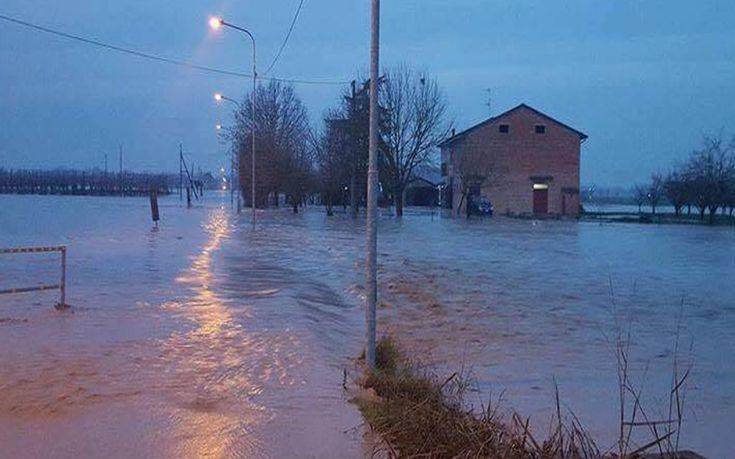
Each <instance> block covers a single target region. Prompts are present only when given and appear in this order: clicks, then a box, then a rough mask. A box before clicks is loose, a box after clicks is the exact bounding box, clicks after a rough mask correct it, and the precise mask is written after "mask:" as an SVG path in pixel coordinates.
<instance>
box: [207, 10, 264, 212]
mask: <svg viewBox="0 0 735 459" xmlns="http://www.w3.org/2000/svg"><path fill="white" fill-rule="evenodd" d="M209 26H210V27H211V28H212V30H219V29H220V28H222V27H229V28H231V29H235V30H237V31H240V32H242V33H244V34H245V35H247V36H248V37H249V38H250V41H251V42H252V44H253V95H252V103H253V109H252V111H253V114H252V116H253V121H252V126H251V129H252V135H253V139H252V141H251V144H252V153H251V155H250V156H251V160H252V165H251V172H252V175H251V180H250V181H251V192H250V195H251V196H250V197H251V198H252V211H253V223H255V125H256V123H255V90H256V89H257V85H258V72H257V70H256V60H255V56H256V53H255V37H253V34H252V33H250V31H249V30H247V29H244V28H242V27H238V26H236V25H234V24H230V23H229V22H226V21H224V20H223V19H222V18H218V17H212V18H210V19H209ZM219 97H220V99H221V100H232V99H226V98H225V97H224V96H222V94H219ZM215 98H217V95H215ZM220 99H217V100H220ZM233 102H234V101H233ZM235 103H236V104H237V102H235Z"/></svg>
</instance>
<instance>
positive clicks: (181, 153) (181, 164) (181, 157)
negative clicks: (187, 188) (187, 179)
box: [179, 143, 184, 201]
mask: <svg viewBox="0 0 735 459" xmlns="http://www.w3.org/2000/svg"><path fill="white" fill-rule="evenodd" d="M182 199H184V145H183V144H181V143H180V144H179V201H181V200H182Z"/></svg>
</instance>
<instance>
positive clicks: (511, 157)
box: [440, 104, 587, 216]
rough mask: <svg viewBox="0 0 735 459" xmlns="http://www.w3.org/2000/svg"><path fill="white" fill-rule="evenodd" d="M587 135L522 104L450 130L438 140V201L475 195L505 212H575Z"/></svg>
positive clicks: (451, 202)
mask: <svg viewBox="0 0 735 459" xmlns="http://www.w3.org/2000/svg"><path fill="white" fill-rule="evenodd" d="M586 139H587V135H586V134H584V133H583V132H581V131H578V130H576V129H574V128H572V127H570V126H568V125H566V124H564V123H562V122H561V121H558V120H556V119H554V118H552V117H551V116H549V115H546V114H544V113H542V112H540V111H538V110H536V109H534V108H532V107H529V106H528V105H526V104H521V105H519V106H517V107H515V108H513V109H511V110H508V111H507V112H504V113H502V114H500V115H498V116H495V117H492V118H490V119H488V120H485V121H483V122H482V123H479V124H477V125H475V126H473V127H471V128H469V129H467V130H465V131H463V132H460V133H458V134H453V135H452V137H450V138H449V139H447V140H446V141H444V142H443V143H442V144H441V145H440V148H441V161H442V164H441V168H442V175H443V176H444V178H445V183H446V184H447V192H446V197H445V199H444V205H445V206H446V207H449V208H452V209H455V211H456V212H458V213H460V212H464V210H465V209H466V206H467V201H468V200H469V199H473V198H475V197H480V196H482V197H485V198H487V199H489V200H490V202H491V203H492V204H493V206H494V208H495V212H496V213H503V214H508V215H541V216H543V215H560V216H561V215H566V216H577V215H578V214H579V205H580V202H579V164H580V151H581V145H582V143H583V142H584V141H585V140H586Z"/></svg>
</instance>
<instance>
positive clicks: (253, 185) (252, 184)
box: [250, 35, 258, 223]
mask: <svg viewBox="0 0 735 459" xmlns="http://www.w3.org/2000/svg"><path fill="white" fill-rule="evenodd" d="M250 38H252V40H253V97H252V98H253V100H252V103H253V125H252V127H251V129H252V130H253V132H252V134H253V140H252V142H251V143H252V148H253V150H252V152H251V154H250V157H251V158H250V159H251V160H252V164H251V165H250V169H251V172H252V177H251V178H250V186H251V190H250V195H251V196H250V197H251V199H252V203H251V205H252V212H253V216H252V220H253V223H255V128H256V125H257V123H256V117H255V91H256V89H257V87H258V74H257V72H256V70H255V38H253V36H252V35H250Z"/></svg>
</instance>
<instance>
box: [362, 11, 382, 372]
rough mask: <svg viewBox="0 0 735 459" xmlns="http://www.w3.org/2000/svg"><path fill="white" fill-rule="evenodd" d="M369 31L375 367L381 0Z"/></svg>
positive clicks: (370, 313)
mask: <svg viewBox="0 0 735 459" xmlns="http://www.w3.org/2000/svg"><path fill="white" fill-rule="evenodd" d="M371 10H372V12H371V15H372V21H371V23H372V27H371V29H372V30H371V34H370V143H369V153H368V177H367V178H368V184H367V186H368V190H367V194H368V196H367V198H368V199H367V228H366V233H367V257H366V263H365V288H366V293H367V295H366V304H365V321H366V329H367V330H366V338H367V340H366V341H367V343H366V344H367V348H366V351H365V357H366V358H365V361H366V362H367V365H368V368H369V369H374V368H375V341H376V340H375V334H376V333H375V329H376V324H375V322H376V317H375V316H376V313H375V308H376V303H377V300H378V270H377V268H378V129H379V127H378V126H379V125H378V116H379V114H378V85H379V84H380V82H379V80H378V73H379V60H380V0H372V8H371Z"/></svg>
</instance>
